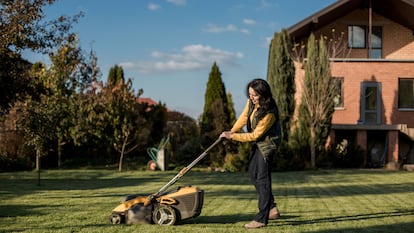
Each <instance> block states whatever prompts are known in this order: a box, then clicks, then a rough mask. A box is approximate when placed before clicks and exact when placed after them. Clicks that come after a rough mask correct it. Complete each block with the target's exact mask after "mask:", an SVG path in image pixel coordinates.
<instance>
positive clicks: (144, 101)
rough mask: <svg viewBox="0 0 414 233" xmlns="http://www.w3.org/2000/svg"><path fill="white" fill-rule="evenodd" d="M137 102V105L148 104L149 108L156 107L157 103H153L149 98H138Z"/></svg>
mask: <svg viewBox="0 0 414 233" xmlns="http://www.w3.org/2000/svg"><path fill="white" fill-rule="evenodd" d="M137 102H138V103H139V104H143V103H146V104H148V105H149V106H155V105H158V103H157V102H155V101H154V100H153V99H151V98H143V97H139V98H138V100H137Z"/></svg>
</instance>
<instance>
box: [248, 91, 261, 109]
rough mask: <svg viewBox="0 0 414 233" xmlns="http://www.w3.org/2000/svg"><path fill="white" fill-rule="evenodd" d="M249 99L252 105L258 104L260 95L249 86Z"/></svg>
mask: <svg viewBox="0 0 414 233" xmlns="http://www.w3.org/2000/svg"><path fill="white" fill-rule="evenodd" d="M249 99H250V100H251V101H252V102H253V104H254V105H256V104H259V99H260V95H259V94H257V93H256V91H255V90H254V89H253V88H251V87H249Z"/></svg>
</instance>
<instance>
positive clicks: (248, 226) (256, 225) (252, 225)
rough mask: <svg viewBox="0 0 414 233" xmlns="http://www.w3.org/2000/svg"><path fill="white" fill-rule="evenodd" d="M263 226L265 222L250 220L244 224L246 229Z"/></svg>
mask: <svg viewBox="0 0 414 233" xmlns="http://www.w3.org/2000/svg"><path fill="white" fill-rule="evenodd" d="M264 226H266V224H264V223H261V222H258V221H251V222H249V223H247V224H246V225H244V227H245V228H246V229H255V228H260V227H264Z"/></svg>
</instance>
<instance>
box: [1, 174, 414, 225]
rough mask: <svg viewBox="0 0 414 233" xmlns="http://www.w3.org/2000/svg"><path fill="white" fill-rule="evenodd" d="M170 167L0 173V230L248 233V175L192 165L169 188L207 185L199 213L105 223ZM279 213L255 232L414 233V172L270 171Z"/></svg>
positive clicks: (160, 181)
mask: <svg viewBox="0 0 414 233" xmlns="http://www.w3.org/2000/svg"><path fill="white" fill-rule="evenodd" d="M175 175H176V172H174V171H168V172H161V171H157V172H145V171H134V172H123V173H118V172H116V171H108V170H52V171H43V172H42V173H41V177H42V180H41V184H40V186H38V184H37V173H35V172H16V173H0V232H42V233H43V232H54V233H57V232H68V233H70V232H214V233H218V232H246V231H247V230H245V229H244V228H243V225H244V224H245V223H247V222H248V221H250V220H251V219H252V218H253V216H254V214H255V212H256V208H257V200H256V193H255V190H254V188H253V186H252V185H251V184H250V181H249V180H248V178H247V174H246V173H212V172H207V171H200V170H197V171H196V170H193V171H191V172H189V173H187V174H186V175H185V176H184V177H183V178H182V179H181V180H179V181H178V182H177V184H175V185H174V186H173V187H176V186H179V185H182V186H183V185H189V184H191V185H197V186H199V187H200V188H202V189H204V190H205V197H204V206H203V209H202V213H201V215H200V216H199V217H197V218H194V219H189V220H185V221H182V222H180V223H179V225H175V226H167V227H164V226H158V225H143V224H139V225H110V224H109V222H108V216H109V214H110V213H111V210H112V209H113V208H114V207H115V206H117V205H118V204H119V201H120V199H121V198H122V197H123V196H125V195H128V194H134V193H140V194H151V193H154V192H156V191H158V190H159V189H160V188H161V187H162V186H163V185H164V184H166V183H167V182H168V181H169V180H170V179H171V178H172V177H173V176H175ZM273 190H274V194H275V196H276V200H277V202H278V205H279V209H280V210H281V212H282V218H281V219H279V220H274V221H270V222H269V224H268V226H267V227H265V228H262V229H259V230H253V231H255V232H312V233H327V232H373V233H374V232H375V233H377V232H414V173H412V172H405V171H398V172H391V171H384V170H318V171H304V172H280V173H273Z"/></svg>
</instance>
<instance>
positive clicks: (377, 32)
mask: <svg viewBox="0 0 414 233" xmlns="http://www.w3.org/2000/svg"><path fill="white" fill-rule="evenodd" d="M368 57H369V56H368ZM370 58H382V27H380V26H373V27H372V54H371V57H370Z"/></svg>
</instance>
